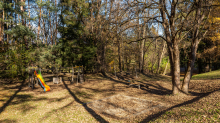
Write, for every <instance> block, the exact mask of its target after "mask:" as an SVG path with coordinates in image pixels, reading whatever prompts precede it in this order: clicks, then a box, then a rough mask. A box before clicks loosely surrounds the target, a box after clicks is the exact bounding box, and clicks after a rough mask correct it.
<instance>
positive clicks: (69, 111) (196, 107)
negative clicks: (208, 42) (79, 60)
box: [0, 71, 220, 123]
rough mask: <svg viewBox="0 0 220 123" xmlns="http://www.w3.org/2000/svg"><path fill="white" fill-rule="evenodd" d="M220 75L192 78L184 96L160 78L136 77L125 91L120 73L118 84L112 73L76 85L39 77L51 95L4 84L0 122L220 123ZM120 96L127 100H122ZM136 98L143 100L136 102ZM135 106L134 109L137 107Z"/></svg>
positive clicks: (92, 76) (22, 84)
mask: <svg viewBox="0 0 220 123" xmlns="http://www.w3.org/2000/svg"><path fill="white" fill-rule="evenodd" d="M219 73H220V71H214V72H211V73H206V74H198V75H195V76H193V78H192V79H193V80H192V81H191V82H190V85H189V92H190V95H188V96H186V95H182V94H179V95H175V96H173V95H172V94H171V93H172V91H171V90H172V84H171V78H170V77H169V76H162V75H149V74H138V78H135V77H134V81H136V82H138V83H140V84H141V87H140V89H138V87H136V86H129V82H128V80H131V79H132V78H129V76H126V75H124V76H122V73H121V74H118V78H117V79H116V78H115V77H114V76H113V75H111V74H107V76H102V75H101V74H89V75H86V78H87V79H86V81H85V82H84V83H82V84H78V85H76V84H70V76H68V75H65V76H64V75H63V82H62V83H60V84H53V82H52V75H51V76H50V75H47V76H45V77H44V75H43V77H44V79H45V81H46V83H47V84H48V85H49V86H50V87H51V91H50V92H44V91H43V89H42V88H41V87H40V86H35V87H36V88H35V89H31V88H29V87H28V85H27V82H23V81H21V80H16V79H14V80H9V79H4V80H3V79H2V80H1V83H0V84H1V86H0V90H1V91H0V122H3V123H4V122H5V123H10V122H14V123H16V122H22V123H23V122H46V123H50V122H74V123H75V122H76V123H78V122H79V123H87V122H88V123H94V122H110V123H114V122H115V123H117V122H123V123H124V122H177V123H179V122H220V120H219V119H220V102H219V100H220V91H219V89H220V80H219V79H218V74H219ZM202 76H203V77H202ZM198 78H199V79H198ZM209 78H210V79H209ZM219 78H220V77H219ZM117 95H120V98H117ZM111 97H112V98H111ZM113 97H114V98H113ZM122 97H123V98H124V97H126V98H127V97H129V98H127V99H126V101H125V100H124V101H123V98H122ZM137 99H140V100H142V101H140V102H137V101H136V100H137ZM100 100H101V101H100ZM97 101H99V103H100V105H99V106H100V107H99V108H100V109H102V108H103V109H105V110H106V111H109V112H110V111H112V112H113V109H114V111H116V110H119V109H120V110H122V109H123V111H124V112H125V111H128V112H127V115H128V116H131V117H126V116H117V114H113V115H109V114H108V113H105V112H103V111H101V110H98V109H97V108H95V104H98V103H94V102H97ZM135 101H136V102H137V103H136V104H138V105H135V103H134V102H135ZM102 102H103V103H104V102H105V106H109V105H111V106H109V107H107V109H106V107H101V106H102ZM116 102H117V103H116ZM146 102H150V103H146ZM159 103H160V104H161V105H163V106H164V107H163V108H157V109H155V110H151V109H152V108H151V107H153V105H157V104H159ZM147 104H149V106H148V107H147V106H146V105H147ZM130 105H133V106H130ZM141 105H143V106H146V107H147V108H146V111H145V110H143V109H141ZM97 106H98V105H97ZM97 106H96V107H97ZM120 106H121V108H120ZM123 107H126V109H125V108H123ZM129 107H130V108H129ZM136 107H137V108H136ZM108 108H109V109H108ZM111 108H112V109H111ZM130 109H133V112H135V110H139V109H140V110H143V111H142V113H141V112H138V113H134V114H138V115H130V114H129V111H131V110H130ZM148 109H150V110H148ZM123 117H124V118H123Z"/></svg>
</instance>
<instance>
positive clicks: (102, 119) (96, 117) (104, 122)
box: [63, 81, 108, 123]
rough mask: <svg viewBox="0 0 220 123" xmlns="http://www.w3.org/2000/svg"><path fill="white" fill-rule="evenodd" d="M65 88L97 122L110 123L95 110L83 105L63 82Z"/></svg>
mask: <svg viewBox="0 0 220 123" xmlns="http://www.w3.org/2000/svg"><path fill="white" fill-rule="evenodd" d="M63 84H64V86H65V87H66V89H67V90H68V91H69V93H70V94H71V95H72V97H73V98H74V100H75V101H76V102H78V103H80V104H81V105H82V106H83V107H84V108H85V109H86V110H87V111H88V112H89V113H90V114H91V115H92V116H93V117H94V118H95V119H96V120H97V121H99V122H101V123H108V121H106V120H105V119H104V118H102V117H101V116H100V115H98V114H97V113H96V112H95V111H94V110H93V109H91V108H89V107H88V106H87V104H86V103H83V102H82V101H80V100H79V99H78V98H77V97H76V95H75V94H74V93H73V92H72V91H71V90H70V89H69V88H68V86H67V84H66V83H65V81H63Z"/></svg>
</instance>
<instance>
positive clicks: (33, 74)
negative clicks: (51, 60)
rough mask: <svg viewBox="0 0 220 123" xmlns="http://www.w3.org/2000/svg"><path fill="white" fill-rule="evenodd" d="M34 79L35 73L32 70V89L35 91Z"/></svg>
mask: <svg viewBox="0 0 220 123" xmlns="http://www.w3.org/2000/svg"><path fill="white" fill-rule="evenodd" d="M33 78H34V71H33V69H32V77H31V84H32V85H31V86H32V89H34V81H33Z"/></svg>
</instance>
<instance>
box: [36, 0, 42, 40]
mask: <svg viewBox="0 0 220 123" xmlns="http://www.w3.org/2000/svg"><path fill="white" fill-rule="evenodd" d="M40 3H42V0H41V1H40ZM39 9H40V13H39V22H38V32H37V39H38V40H39V36H40V30H41V28H40V20H41V7H40V8H39Z"/></svg>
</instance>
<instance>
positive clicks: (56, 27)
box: [54, 0, 57, 45]
mask: <svg viewBox="0 0 220 123" xmlns="http://www.w3.org/2000/svg"><path fill="white" fill-rule="evenodd" d="M55 7H57V1H56V0H55ZM55 19H56V22H55V23H56V28H55V40H54V42H55V45H56V42H57V11H56V12H55Z"/></svg>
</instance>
